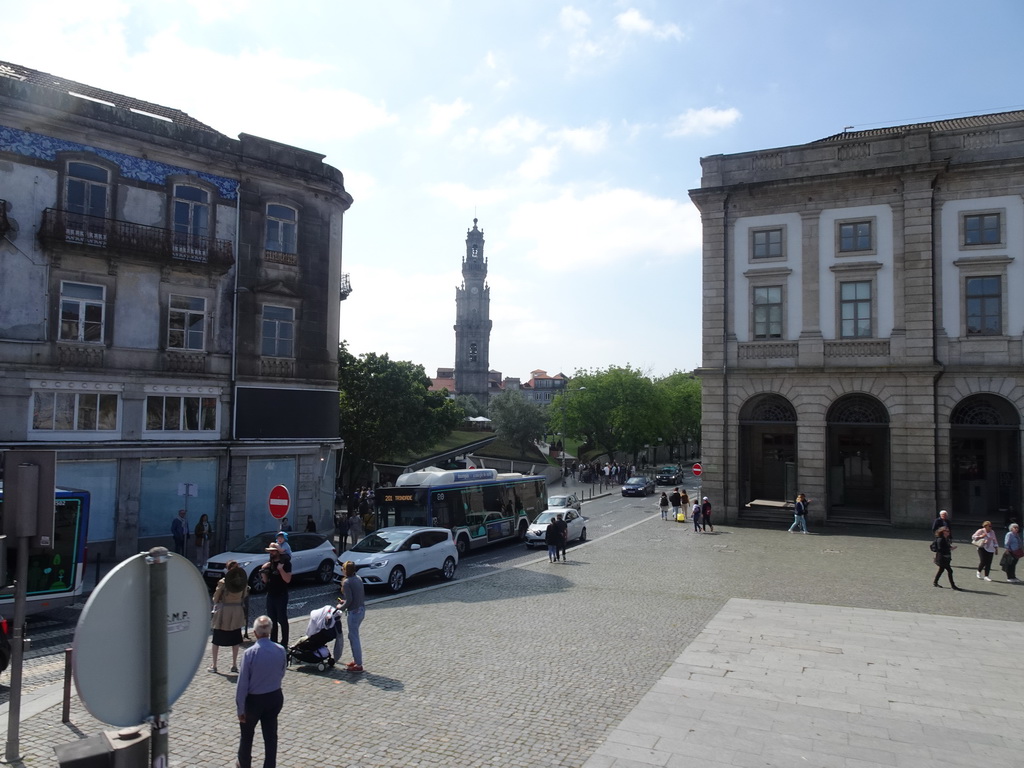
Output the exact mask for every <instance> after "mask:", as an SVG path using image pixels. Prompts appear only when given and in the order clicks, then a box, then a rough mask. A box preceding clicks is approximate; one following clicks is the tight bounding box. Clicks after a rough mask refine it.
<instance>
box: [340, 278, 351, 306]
mask: <svg viewBox="0 0 1024 768" xmlns="http://www.w3.org/2000/svg"><path fill="white" fill-rule="evenodd" d="M340 287H341V293H340V297H341V298H340V299H339V301H344V300H345V299H347V298H348V295H349V294H350V293H352V283H351V282H350V281H349V279H348V272H346V273H345V274H343V275H342V276H341V286H340Z"/></svg>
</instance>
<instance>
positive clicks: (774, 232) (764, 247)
mask: <svg viewBox="0 0 1024 768" xmlns="http://www.w3.org/2000/svg"><path fill="white" fill-rule="evenodd" d="M751 237H752V238H753V240H752V244H753V257H754V258H755V259H779V258H782V256H783V252H782V230H781V229H759V230H754V231H753V232H751Z"/></svg>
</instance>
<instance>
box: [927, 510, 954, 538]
mask: <svg viewBox="0 0 1024 768" xmlns="http://www.w3.org/2000/svg"><path fill="white" fill-rule="evenodd" d="M939 528H949V530H950V531H952V530H953V523H952V522H951V521H950V519H949V512H947V511H946V510H944V509H940V510H939V516H938V517H936V518H935V519H934V520H932V533H935V532H936V531H938V530H939Z"/></svg>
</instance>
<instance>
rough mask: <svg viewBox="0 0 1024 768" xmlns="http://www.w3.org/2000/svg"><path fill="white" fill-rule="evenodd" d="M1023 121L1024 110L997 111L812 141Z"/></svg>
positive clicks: (860, 137) (820, 142)
mask: <svg viewBox="0 0 1024 768" xmlns="http://www.w3.org/2000/svg"><path fill="white" fill-rule="evenodd" d="M1021 121H1024V110H1016V111H1013V112H996V113H994V114H989V115H970V116H968V117H954V118H951V119H949V120H935V121H932V122H929V123H911V124H909V125H893V126H889V127H887V128H871V129H868V130H866V131H843V132H842V133H837V134H834V135H832V136H826V137H825V138H823V139H818V140H816V141H812V142H810V143H811V144H824V143H828V142H833V141H849V140H850V139H867V138H874V137H879V136H889V135H893V134H901V133H906V132H907V131H919V130H926V131H956V130H963V129H964V128H986V127H988V126H992V125H1000V124H1003V123H1017V122H1021Z"/></svg>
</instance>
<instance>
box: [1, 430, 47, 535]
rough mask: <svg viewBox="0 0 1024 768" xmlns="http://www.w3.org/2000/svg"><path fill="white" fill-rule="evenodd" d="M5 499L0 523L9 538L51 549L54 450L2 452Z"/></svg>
mask: <svg viewBox="0 0 1024 768" xmlns="http://www.w3.org/2000/svg"><path fill="white" fill-rule="evenodd" d="M3 462H4V498H3V501H4V503H3V515H2V517H0V525H2V530H0V533H4V534H6V535H7V536H10V537H11V538H12V539H16V538H18V537H27V538H30V539H31V540H32V542H31V545H32V547H33V548H36V547H41V548H43V549H53V515H54V484H55V483H54V476H55V472H56V465H57V453H56V451H21V450H18V451H4V454H3Z"/></svg>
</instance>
